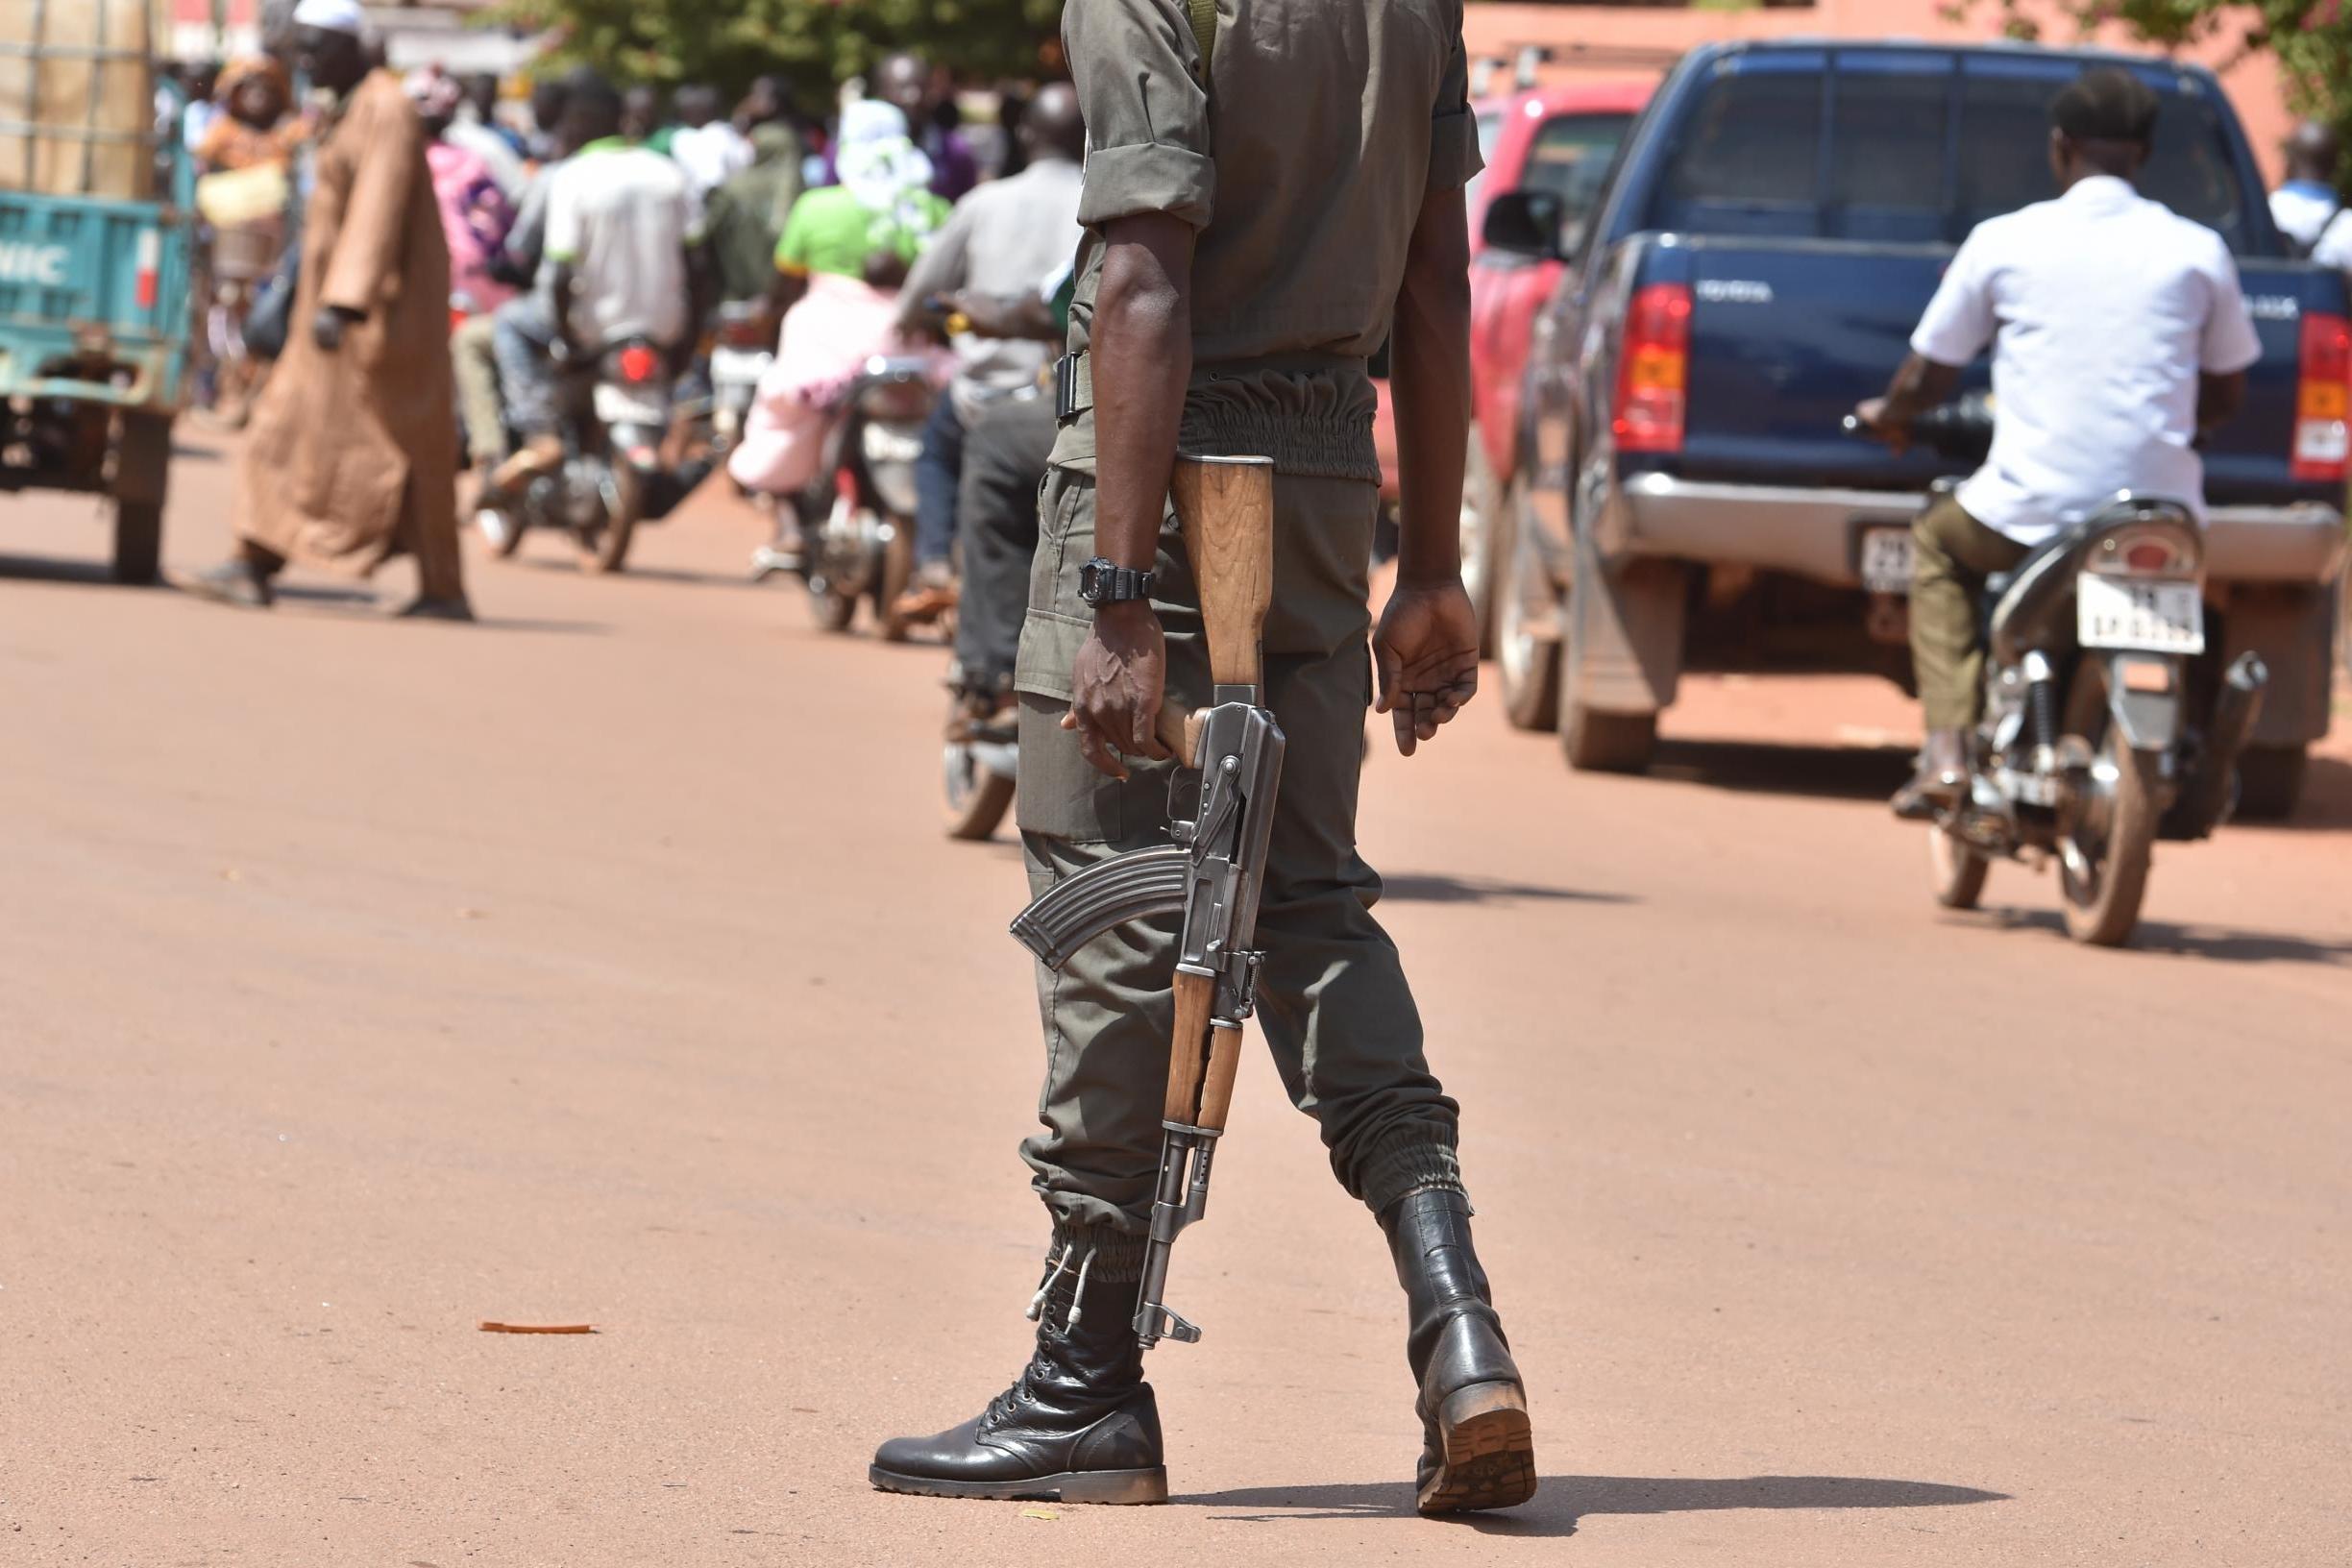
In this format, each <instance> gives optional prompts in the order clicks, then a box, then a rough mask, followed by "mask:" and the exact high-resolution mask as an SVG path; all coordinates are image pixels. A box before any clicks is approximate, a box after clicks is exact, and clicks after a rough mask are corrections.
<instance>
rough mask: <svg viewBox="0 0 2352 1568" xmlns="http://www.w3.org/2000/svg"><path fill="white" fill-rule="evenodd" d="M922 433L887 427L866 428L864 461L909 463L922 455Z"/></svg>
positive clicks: (914, 430)
mask: <svg viewBox="0 0 2352 1568" xmlns="http://www.w3.org/2000/svg"><path fill="white" fill-rule="evenodd" d="M922 448H923V443H922V432H921V431H920V430H919V429H912V428H909V429H892V428H891V427H890V426H888V425H869V426H867V427H866V440H865V450H866V460H867V461H868V462H870V463H911V462H913V461H915V459H916V458H918V457H920V456H921V455H922Z"/></svg>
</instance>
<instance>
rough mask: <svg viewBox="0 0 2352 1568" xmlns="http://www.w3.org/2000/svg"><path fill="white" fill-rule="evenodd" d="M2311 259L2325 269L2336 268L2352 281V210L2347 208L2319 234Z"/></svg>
mask: <svg viewBox="0 0 2352 1568" xmlns="http://www.w3.org/2000/svg"><path fill="white" fill-rule="evenodd" d="M2311 258H2312V259H2313V260H2314V261H2316V262H2318V263H2319V264H2320V265H2321V266H2323V267H2334V268H2335V269H2336V270H2337V271H2338V272H2340V273H2342V274H2344V275H2345V277H2346V278H2347V279H2352V208H2345V209H2344V210H2342V211H2341V212H2339V213H2337V214H2336V216H2335V217H2334V218H2333V219H2331V220H2330V221H2329V223H2328V226H2327V227H2326V228H2325V229H2323V230H2321V231H2320V232H2319V240H2318V243H2317V244H2315V245H2314V246H2313V247H2312V254H2311Z"/></svg>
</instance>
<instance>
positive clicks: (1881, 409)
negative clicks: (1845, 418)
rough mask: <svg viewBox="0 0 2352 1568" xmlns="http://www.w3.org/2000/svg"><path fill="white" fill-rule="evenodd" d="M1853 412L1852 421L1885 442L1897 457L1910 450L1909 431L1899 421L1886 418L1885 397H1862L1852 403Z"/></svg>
mask: <svg viewBox="0 0 2352 1568" xmlns="http://www.w3.org/2000/svg"><path fill="white" fill-rule="evenodd" d="M1853 413H1854V423H1855V424H1857V425H1859V426H1861V427H1862V428H1863V429H1866V430H1868V431H1870V433H1871V434H1873V435H1874V436H1876V437H1877V438H1878V439H1879V440H1881V441H1883V442H1885V443H1886V445H1887V450H1888V451H1889V452H1892V453H1895V454H1896V455H1897V456H1898V457H1899V456H1901V455H1902V454H1903V453H1905V452H1907V451H1909V450H1910V447H1911V431H1910V429H1908V428H1907V427H1906V426H1905V425H1904V424H1903V423H1902V422H1901V421H1899V420H1889V419H1888V418H1887V400H1886V399H1884V398H1864V399H1863V400H1862V401H1861V402H1860V403H1857V404H1854V411H1853Z"/></svg>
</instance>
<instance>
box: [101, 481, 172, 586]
mask: <svg viewBox="0 0 2352 1568" xmlns="http://www.w3.org/2000/svg"><path fill="white" fill-rule="evenodd" d="M162 572H163V503H162V502H156V501H118V502H115V503H114V564H113V570H112V576H113V578H114V580H115V581H116V582H124V583H131V584H135V585H136V586H138V587H141V588H144V587H148V586H150V585H152V584H153V583H154V582H155V581H156V579H157V578H158V577H159V576H162Z"/></svg>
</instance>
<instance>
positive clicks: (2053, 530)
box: [1854, 65, 2262, 820]
mask: <svg viewBox="0 0 2352 1568" xmlns="http://www.w3.org/2000/svg"><path fill="white" fill-rule="evenodd" d="M2158 108H2159V100H2158V98H2157V96H2156V93H2155V91H2154V90H2153V89H2152V88H2150V87H2149V86H2146V84H2144V83H2143V82H2142V81H2141V80H2140V79H2139V78H2138V77H2137V76H2135V75H2133V74H2132V73H2131V72H2130V71H2128V70H2125V69H2123V68H2121V67H2119V66H2112V65H2107V66H2098V67H2095V68H2094V69H2092V70H2088V71H2085V72H2084V73H2083V74H2082V75H2081V76H2080V77H2079V78H2077V79H2076V80H2075V81H2074V82H2073V83H2072V84H2071V85H2070V86H2068V87H2067V88H2066V89H2065V90H2064V91H2062V92H2060V93H2059V94H2058V96H2057V98H2056V99H2055V100H2053V101H2052V103H2051V105H2050V122H2051V130H2050V139H2049V159H2050V167H2051V170H2052V172H2053V173H2054V174H2055V175H2056V176H2057V180H2058V184H2059V188H2060V190H2061V191H2062V192H2063V194H2061V195H2060V196H2059V197H2057V198H2056V199H2055V200H2052V201H2046V202H2039V203H2036V204H2034V205H2033V206H2031V207H2027V208H2022V209H2021V210H2019V211H2016V212H2012V213H2008V214H2006V215H2004V216H2001V217H1997V218H1991V219H1988V220H1986V221H1985V222H1984V223H1981V224H1979V225H1977V227H1976V229H1975V231H1974V232H1973V233H1971V234H1970V235H1969V237H1968V240H1967V242H1966V243H1965V244H1963V245H1962V246H1961V247H1960V251H1959V254H1957V255H1956V256H1954V257H1952V262H1951V266H1950V268H1949V270H1948V271H1947V272H1946V274H1945V276H1944V282H1943V284H1942V286H1940V287H1939V288H1938V289H1937V290H1936V295H1935V298H1934V299H1933V300H1932V301H1931V302H1930V303H1929V304H1928V306H1927V311H1926V314H1925V315H1924V316H1923V317H1922V318H1921V321H1920V325H1919V329H1918V331H1915V332H1914V333H1913V334H1912V337H1911V353H1910V355H1908V357H1906V358H1905V359H1904V360H1903V362H1902V365H1901V367H1900V368H1899V369H1898V370H1897V371H1896V373H1895V379H1894V380H1893V381H1892V382H1891V383H1890V384H1889V385H1888V387H1887V390H1886V395H1885V396H1884V397H1881V398H1873V399H1871V400H1869V401H1867V402H1865V403H1863V404H1860V405H1859V406H1858V407H1856V408H1855V410H1854V414H1855V417H1856V419H1857V420H1858V421H1859V422H1860V423H1861V424H1862V425H1864V426H1866V427H1867V428H1869V429H1871V430H1872V431H1873V432H1874V433H1875V434H1876V435H1878V436H1879V437H1880V438H1881V439H1883V440H1884V441H1886V443H1887V444H1888V445H1889V446H1891V447H1893V448H1895V449H1896V450H1898V451H1900V450H1901V449H1902V448H1903V446H1904V445H1905V444H1906V439H1907V436H1906V431H1907V428H1908V426H1909V424H1910V422H1911V421H1912V420H1914V419H1916V418H1917V417H1918V416H1919V415H1920V414H1922V413H1923V412H1924V411H1926V410H1927V409H1929V408H1932V407H1934V406H1935V405H1936V404H1941V403H1943V402H1945V401H1946V400H1947V399H1948V398H1949V397H1950V396H1951V394H1952V392H1953V391H1954V389H1955V388H1956V387H1957V386H1958V384H1959V381H1960V376H1961V372H1962V370H1963V369H1964V368H1965V367H1966V366H1967V365H1968V363H1969V362H1970V361H1971V360H1972V359H1974V358H1975V357H1976V355H1979V354H1981V353H1983V352H1984V349H1985V347H1986V344H1987V343H1988V342H1990V343H1991V344H1992V347H1993V393H1994V435H1993V451H1992V454H1991V456H1990V457H1989V458H1988V459H1987V461H1986V462H1985V464H1984V466H1983V467H1982V468H1980V469H1978V470H1977V471H1976V473H1975V474H1974V475H1972V476H1971V477H1970V478H1968V479H1967V480H1966V481H1965V482H1963V483H1962V484H1961V485H1960V487H1959V488H1958V490H1957V491H1956V492H1954V493H1952V494H1950V495H1947V496H1944V497H1942V498H1941V499H1939V500H1938V501H1937V502H1935V503H1934V504H1933V505H1931V506H1929V507H1928V508H1927V509H1926V510H1925V511H1924V512H1923V513H1922V514H1921V515H1920V517H1919V519H1918V521H1916V522H1915V523H1914V524H1913V525H1912V539H1913V543H1914V564H1913V569H1912V572H1913V576H1912V587H1911V657H1912V665H1913V669H1914V671H1915V673H1916V674H1917V677H1918V682H1919V694H1920V701H1921V704H1922V706H1923V708H1924V710H1925V719H1926V728H1927V737H1926V745H1925V746H1924V747H1923V749H1922V750H1921V752H1920V760H1919V769H1918V772H1917V773H1916V775H1915V776H1914V777H1913V778H1912V779H1911V781H1910V782H1909V783H1908V784H1906V785H1904V786H1903V788H1902V789H1901V790H1900V791H1899V792H1898V793H1897V795H1896V796H1895V801H1894V805H1895V809H1896V812H1897V814H1898V815H1899V816H1903V817H1906V818H1912V819H1920V820H1925V819H1931V818H1932V817H1934V815H1935V814H1936V810H1937V808H1938V807H1939V806H1941V805H1948V804H1950V803H1951V802H1953V801H1955V800H1957V799H1958V798H1959V796H1960V793H1961V791H1962V790H1963V789H1964V787H1965V785H1966V781H1967V776H1968V757H1967V755H1966V743H1965V740H1964V737H1965V735H1966V734H1967V732H1968V730H1969V728H1970V727H1971V726H1972V724H1973V723H1974V722H1975V718H1976V713H1977V706H1978V699H1979V697H1980V689H1981V687H1982V684H1983V679H1982V677H1983V667H1984V649H1983V646H1982V634H1981V630H1980V627H1979V625H1978V617H1977V603H1978V601H1979V600H1981V599H1982V597H1983V594H1984V586H1985V579H1986V578H1987V577H1988V576H1991V575H1993V574H1994V573H1997V572H2005V571H2008V570H2010V569H2011V568H2013V567H2015V566H2016V565H2017V564H2018V563H2019V562H2020V561H2021V560H2022V559H2023V558H2024V557H2025V556H2026V554H2027V553H2028V552H2029V551H2031V550H2032V549H2033V548H2034V547H2036V546H2038V545H2041V544H2043V543H2045V542H2046V541H2047V540H2049V539H2051V538H2053V537H2055V536H2056V535H2058V534H2059V533H2060V532H2062V531H2063V530H2065V529H2066V528H2067V527H2070V525H2072V524H2074V523H2076V522H2079V521H2080V520H2081V519H2083V518H2084V517H2085V516H2087V515H2088V514H2089V513H2091V512H2092V511H2094V510H2095V509H2096V508H2097V507H2099V506H2100V505H2102V504H2104V503H2105V502H2108V501H2110V500H2112V499H2113V498H2114V496H2115V495H2116V493H2117V492H2118V491H2121V490H2130V491H2134V492H2137V493H2139V494H2142V495H2148V496H2160V497H2165V498H2168V499H2170V500H2174V501H2178V502H2182V503H2183V504H2184V505H2186V506H2188V507H2190V508H2191V509H2192V510H2193V512H2195V513H2196V514H2197V515H2198V516H2199V517H2200V518H2201V517H2202V516H2203V511H2204V470H2203V465H2202V463H2201V462H2200V461H2199V459H2198V457H2197V454H2196V452H2195V451H2194V443H2195V441H2196V440H2197V438H2198V437H2199V435H2201V434H2202V433H2203V432H2204V431H2206V430H2210V429H2214V428H2215V427H2217V426H2218V425H2220V424H2222V423H2223V422H2225V421H2226V420H2228V419H2229V417H2230V416H2231V415H2232V414H2233V413H2235V412H2236V411H2237V408H2238V405H2239V404H2240V403H2241V401H2242V399H2243V397H2244V393H2245V371H2246V368H2247V367H2248V366H2249V365H2251V364H2253V363H2254V361H2255V360H2256V359H2258V358H2259V357H2261V354H2262V349H2261V345H2260V343H2259V341H2258V340H2257V338H2256V336H2255V331H2254V322H2253V317H2252V315H2251V313H2250V312H2249V311H2248V310H2247V308H2246V303H2245V296H2244V295H2243V293H2242V292H2241V290H2240V288H2239V284H2238V269H2237V266H2236V264H2235V263H2234V262H2233V261H2232V260H2231V258H2230V253H2229V248H2228V246H2227V245H2226V244H2225V243H2224V242H2223V240H2222V239H2221V236H2220V235H2219V234H2217V233H2215V232H2214V231H2212V230H2211V229H2208V228H2206V227H2204V226H2203V225H2201V224H2197V223H2193V222H2191V221H2190V220H2189V219H2186V218H2182V217H2179V216H2176V215H2175V214H2174V213H2172V212H2171V211H2170V210H2168V208H2165V207H2163V206H2162V205H2161V204H2159V203H2156V202H2152V201H2149V200H2147V199H2146V198H2144V197H2143V196H2141V195H2140V194H2139V193H2138V192H2137V191H2136V190H2135V189H2134V188H2133V184H2132V183H2133V181H2134V179H2135V178H2136V177H2137V176H2138V174H2139V172H2140V170H2141V168H2142V166H2143V165H2144V164H2145V162H2146V161H2147V158H2148V153H2149V149H2150V145H2151V138H2152V136H2153V135H2154V132H2155V125H2156V115H2157V110H2158Z"/></svg>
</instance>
